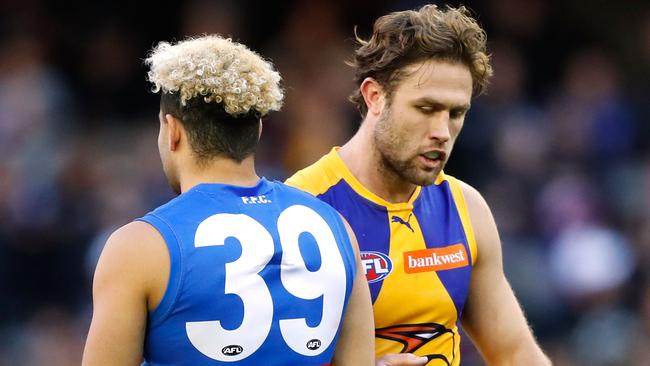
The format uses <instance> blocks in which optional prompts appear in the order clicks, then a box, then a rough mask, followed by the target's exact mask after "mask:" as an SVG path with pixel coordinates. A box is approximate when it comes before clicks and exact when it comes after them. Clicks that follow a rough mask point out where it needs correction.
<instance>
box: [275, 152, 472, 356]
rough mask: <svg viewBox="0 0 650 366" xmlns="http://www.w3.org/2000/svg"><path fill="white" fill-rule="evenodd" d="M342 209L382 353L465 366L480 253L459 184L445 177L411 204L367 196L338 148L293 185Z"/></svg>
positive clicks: (421, 190)
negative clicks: (469, 304) (464, 325)
mask: <svg viewBox="0 0 650 366" xmlns="http://www.w3.org/2000/svg"><path fill="white" fill-rule="evenodd" d="M286 183H287V184H289V185H293V186H295V187H298V188H301V189H303V190H305V191H308V192H310V193H312V194H313V195H315V196H317V197H318V198H320V199H321V200H323V201H325V202H327V203H329V204H330V205H331V206H333V207H334V208H336V209H337V210H338V211H339V212H340V213H341V214H342V215H343V216H344V217H345V218H346V219H347V221H348V222H349V223H350V226H352V229H353V231H354V233H355V235H356V237H357V240H358V242H359V248H360V249H361V259H362V262H363V265H364V267H365V271H366V277H367V278H368V282H369V285H370V291H371V295H372V300H373V308H374V315H375V327H376V332H375V335H376V338H375V339H376V353H377V355H378V356H381V355H384V354H386V353H399V352H413V353H415V354H417V355H420V356H427V357H428V358H429V360H430V362H429V363H427V365H459V364H460V353H459V352H460V335H459V333H458V328H459V324H458V323H459V319H460V316H461V313H462V310H463V305H464V304H465V300H466V298H467V293H468V291H469V284H470V276H471V270H472V266H473V265H474V263H475V261H476V256H477V248H476V241H475V239H474V234H473V230H472V226H471V223H470V220H469V215H468V212H467V207H466V204H465V200H464V198H463V193H462V191H461V187H460V184H459V182H458V181H457V180H456V179H455V178H453V177H451V176H448V175H445V174H444V173H442V172H441V173H440V175H439V176H438V178H437V180H436V182H435V183H434V184H432V185H430V186H426V187H417V188H416V189H415V192H414V193H413V195H412V196H411V198H410V199H409V201H408V202H403V203H391V202H388V201H386V200H384V199H382V198H381V197H379V196H377V195H375V194H373V193H372V192H370V191H369V190H368V189H367V188H365V187H364V186H363V185H362V184H361V183H360V182H359V181H358V180H357V179H356V178H355V177H354V176H353V175H352V173H351V172H350V170H349V169H348V168H347V166H346V165H345V163H344V162H343V160H342V159H341V157H340V156H339V154H338V152H337V148H334V149H332V151H331V152H330V153H329V154H327V155H325V156H324V157H322V158H321V159H320V160H319V161H317V162H316V163H314V164H313V165H311V166H309V167H307V168H305V169H303V170H301V171H299V172H297V173H296V174H295V175H294V176H293V177H291V178H289V179H288V180H287V182H286Z"/></svg>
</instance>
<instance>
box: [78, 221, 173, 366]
mask: <svg viewBox="0 0 650 366" xmlns="http://www.w3.org/2000/svg"><path fill="white" fill-rule="evenodd" d="M162 240H163V239H162V237H160V236H159V234H158V232H157V231H156V230H155V229H154V228H153V227H151V226H149V225H148V224H145V223H143V222H133V223H130V224H128V225H126V226H124V227H122V228H120V229H119V230H117V231H116V232H115V233H113V235H111V237H110V238H109V239H108V241H107V242H106V246H105V247H104V250H103V251H102V255H101V257H100V259H99V263H98V264H97V269H96V270H95V278H94V280H93V318H92V323H91V325H90V330H89V332H88V338H87V340H86V347H85V349H84V355H83V362H82V365H83V366H101V365H133V366H138V365H140V364H141V362H142V352H143V345H144V336H145V328H146V323H147V311H148V308H149V307H150V306H153V305H157V302H156V303H155V304H152V296H155V297H156V298H158V300H157V301H158V302H159V298H160V297H161V294H160V289H159V288H158V287H159V286H158V287H157V285H158V284H159V283H160V280H161V279H163V278H166V277H165V276H169V274H168V271H169V269H168V267H169V257H168V254H167V251H166V250H167V249H166V247H164V242H161V241H162ZM164 265H166V266H167V269H166V271H167V272H165V267H164ZM161 268H162V269H163V270H162V271H161Z"/></svg>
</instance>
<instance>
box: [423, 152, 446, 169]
mask: <svg viewBox="0 0 650 366" xmlns="http://www.w3.org/2000/svg"><path fill="white" fill-rule="evenodd" d="M446 158H447V153H446V152H445V151H443V150H431V151H427V152H425V153H423V154H420V161H422V162H423V163H424V165H425V166H426V167H428V168H436V167H438V166H440V165H442V163H443V162H444V161H445V159H446Z"/></svg>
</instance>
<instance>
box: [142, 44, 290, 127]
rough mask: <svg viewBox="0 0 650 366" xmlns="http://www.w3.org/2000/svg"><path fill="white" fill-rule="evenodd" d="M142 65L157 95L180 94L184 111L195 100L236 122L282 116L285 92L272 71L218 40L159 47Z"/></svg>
mask: <svg viewBox="0 0 650 366" xmlns="http://www.w3.org/2000/svg"><path fill="white" fill-rule="evenodd" d="M145 64H146V65H147V66H149V67H150V71H149V72H148V73H147V78H148V80H149V81H150V82H151V83H152V84H154V87H153V91H154V92H155V93H157V92H159V91H161V90H162V91H163V92H164V93H170V94H174V93H179V99H180V102H181V105H182V106H185V105H186V103H187V101H188V100H190V99H192V98H195V97H197V96H202V97H203V99H204V101H205V102H206V103H209V102H216V103H222V105H223V108H224V110H225V111H226V113H228V114H230V115H232V116H237V115H242V114H248V113H250V112H252V111H255V112H257V113H259V115H260V116H264V115H266V114H268V113H269V112H270V111H277V110H280V108H281V107H282V100H283V98H284V92H283V90H282V88H281V86H280V82H281V77H280V74H279V73H278V72H277V71H275V70H274V69H273V65H272V64H271V63H270V62H268V61H265V60H264V59H263V58H262V57H261V56H259V55H258V54H257V53H255V52H253V51H251V50H249V49H248V48H247V47H246V46H244V45H242V44H240V43H237V42H233V41H232V40H230V39H226V38H222V37H220V36H217V35H207V36H203V37H200V38H189V39H186V40H184V41H180V42H178V43H176V44H171V43H169V42H160V43H159V44H158V45H157V46H156V47H154V48H153V50H152V51H151V53H150V54H149V57H147V59H146V60H145Z"/></svg>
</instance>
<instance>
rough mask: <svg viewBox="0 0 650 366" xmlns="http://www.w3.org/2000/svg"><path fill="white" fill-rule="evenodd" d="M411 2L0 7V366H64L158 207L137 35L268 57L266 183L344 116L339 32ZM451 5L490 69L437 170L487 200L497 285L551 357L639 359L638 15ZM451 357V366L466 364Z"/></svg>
mask: <svg viewBox="0 0 650 366" xmlns="http://www.w3.org/2000/svg"><path fill="white" fill-rule="evenodd" d="M422 4H423V2H421V1H408V0H403V1H388V0H379V1H378V0H360V1H354V2H351V1H347V2H344V1H327V0H313V1H312V0H309V1H308V0H304V1H298V0H296V1H284V2H271V1H264V0H244V1H235V0H231V1H209V0H194V1H184V2H173V3H171V2H170V3H166V2H147V1H145V2H142V4H140V5H138V6H137V7H136V6H134V5H133V4H132V3H131V2H126V1H112V2H110V3H106V4H102V3H101V2H88V3H87V4H85V5H81V4H77V5H75V6H74V7H72V6H65V5H64V4H61V3H60V2H58V3H57V2H53V1H50V2H48V1H45V0H21V1H3V2H0V157H1V158H0V294H2V295H1V296H0V366H5V365H12V366H22V365H53V366H59V365H60V366H67V365H78V364H79V363H80V360H81V353H82V349H83V344H84V340H85V335H86V332H87V329H88V325H89V319H90V315H91V303H90V301H91V280H92V273H93V270H94V267H95V264H96V261H97V257H98V255H99V253H100V252H101V249H102V246H103V244H104V242H105V240H106V237H107V235H108V234H109V233H110V232H111V231H112V230H114V229H115V228H116V227H118V226H121V225H123V224H125V223H127V222H129V221H131V220H132V219H134V218H136V217H139V216H141V215H143V214H144V213H146V212H148V211H149V210H151V209H152V208H154V207H156V206H158V205H159V204H161V203H163V202H165V201H166V200H168V199H170V198H171V197H173V196H172V192H171V191H170V189H169V188H168V187H167V183H166V181H165V178H164V175H163V173H162V169H161V167H160V162H159V159H158V152H157V147H156V134H157V128H158V120H157V112H158V102H159V100H158V98H157V96H156V95H154V94H152V93H151V92H150V86H148V85H147V83H146V82H145V73H146V70H145V68H144V66H143V64H142V60H143V59H144V58H145V56H146V53H147V51H148V50H149V49H150V48H151V47H152V46H153V45H154V44H156V43H157V42H158V41H160V40H180V39H183V38H185V36H189V35H199V34H204V33H219V34H222V35H229V36H231V37H232V38H233V39H234V40H237V41H240V42H242V43H245V44H247V45H249V46H250V47H251V48H253V49H254V50H256V51H258V52H260V53H261V54H263V55H264V56H266V57H268V58H270V59H272V60H273V62H274V63H275V65H276V66H277V68H278V70H279V71H280V73H281V74H282V75H283V78H284V85H285V88H286V103H285V107H284V109H283V111H282V112H280V113H277V114H275V115H273V116H272V117H271V118H269V120H267V121H266V122H265V126H264V128H265V131H264V136H263V142H262V146H261V147H260V151H259V155H258V157H259V158H258V168H259V172H260V174H263V175H265V176H267V177H268V178H273V179H280V180H282V179H284V178H286V177H287V176H289V175H291V174H292V173H293V172H295V171H296V170H297V169H300V168H302V167H304V166H306V165H308V164H310V163H312V162H314V161H315V160H316V159H317V158H318V157H320V156H321V155H323V154H324V153H326V152H327V151H328V150H329V148H330V147H331V146H333V145H339V144H341V143H343V142H345V140H346V139H347V138H348V137H349V136H350V135H351V134H352V133H353V132H354V130H355V128H356V126H357V125H358V123H359V120H360V118H359V116H358V114H357V113H356V111H355V110H354V109H353V107H352V105H351V104H350V103H347V102H346V98H347V96H348V94H349V93H350V92H351V91H352V88H353V87H354V86H353V84H352V71H351V70H350V69H349V67H347V66H346V65H345V64H344V61H345V59H346V58H348V57H349V56H350V54H351V52H352V49H353V48H354V41H353V38H354V27H355V26H358V27H357V31H358V33H359V35H360V36H362V37H364V36H367V35H368V34H369V33H370V30H371V26H372V21H373V20H374V19H375V18H376V17H377V16H379V15H382V14H385V13H387V12H390V11H394V10H404V9H409V8H416V7H418V6H420V5H422ZM438 4H439V5H443V4H445V3H444V2H438ZM449 4H451V5H458V4H459V2H457V1H453V2H449ZM464 4H465V5H467V6H468V7H470V8H471V9H472V10H473V11H474V13H475V14H477V16H478V19H479V22H480V23H481V24H482V25H483V26H484V27H485V29H486V30H487V33H488V39H489V47H490V52H491V54H492V59H493V63H494V69H495V77H494V79H493V82H492V84H491V86H490V88H489V91H488V94H487V95H485V96H481V97H480V98H477V99H475V100H474V102H473V106H472V109H471V111H470V113H469V116H468V117H467V120H466V122H465V127H464V130H463V132H462V134H461V136H460V138H459V140H458V142H457V145H456V148H455V150H454V153H453V154H452V158H451V161H450V163H449V165H448V168H447V169H446V170H447V173H450V174H452V175H455V176H457V177H459V178H461V179H463V180H465V181H466V182H468V183H470V184H472V185H474V186H475V187H477V188H478V189H479V190H480V191H481V192H482V193H483V194H484V196H485V198H486V199H487V201H488V203H489V204H490V205H491V207H492V210H493V213H494V216H495V218H496V221H497V224H498V226H499V229H500V234H501V238H502V241H503V251H504V265H505V268H506V274H507V276H508V278H509V280H510V282H511V284H512V286H513V287H514V289H515V292H516V294H517V296H518V298H519V299H520V301H521V303H522V305H523V307H524V310H525V312H526V314H527V316H528V319H529V321H530V323H531V326H532V327H533V328H534V331H535V333H536V335H537V337H538V339H539V340H540V342H541V344H542V346H543V347H544V349H545V350H546V351H547V352H548V353H549V355H550V356H551V358H552V359H553V360H554V362H555V364H556V365H596V366H598V365H649V364H650V270H649V269H648V268H650V118H649V115H650V98H649V96H650V6H649V5H648V3H647V2H646V1H642V0H638V1H635V0H628V1H617V2H610V1H587V0H567V1H551V0H491V1H469V0H468V1H466V2H464ZM479 250H480V249H479ZM463 347H464V348H465V353H464V355H463V365H470V366H472V365H481V364H482V363H481V361H480V357H479V356H478V354H477V353H476V351H475V350H474V349H473V348H472V347H471V344H470V342H469V341H465V343H464V345H463Z"/></svg>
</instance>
